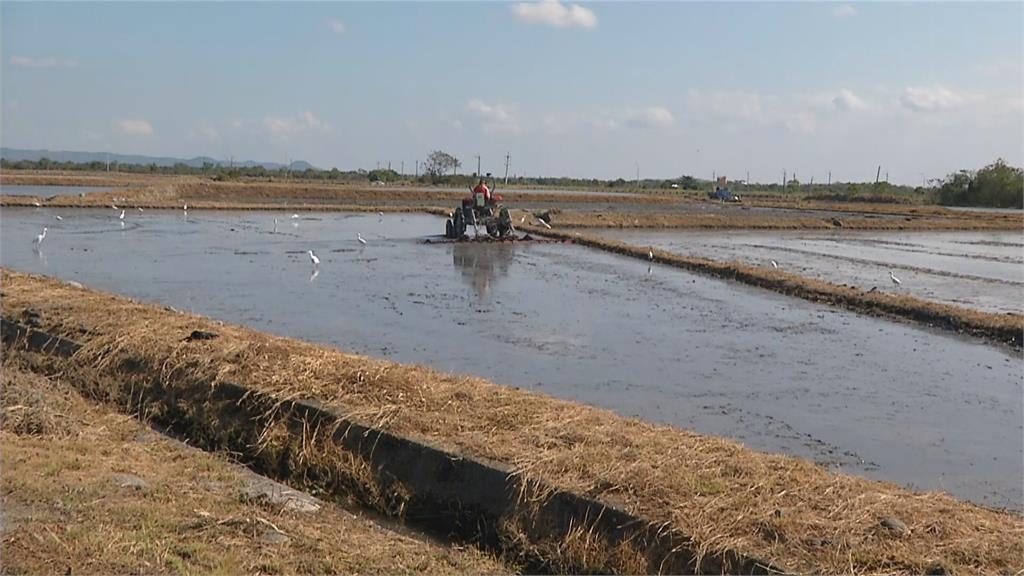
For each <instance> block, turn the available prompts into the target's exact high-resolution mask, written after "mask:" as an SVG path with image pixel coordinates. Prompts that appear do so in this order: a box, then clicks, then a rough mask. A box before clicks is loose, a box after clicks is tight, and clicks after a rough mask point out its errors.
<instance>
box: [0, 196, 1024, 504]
mask: <svg viewBox="0 0 1024 576" xmlns="http://www.w3.org/2000/svg"><path fill="white" fill-rule="evenodd" d="M57 215H60V216H61V217H62V220H60V221H58V220H56V216H57ZM298 216H300V217H298V218H294V219H293V218H291V214H288V213H285V212H278V213H274V212H220V211H211V212H202V211H199V212H197V211H192V212H189V213H188V214H187V215H186V214H185V213H184V212H183V211H181V210H176V211H170V210H165V211H157V210H147V211H145V212H138V211H129V212H127V213H126V217H125V223H124V225H123V226H122V225H121V222H120V221H119V219H118V212H115V211H113V210H104V209H91V210H81V209H79V210H63V211H54V210H50V209H45V208H44V209H33V208H5V209H4V210H3V212H2V214H0V242H2V244H0V246H2V249H0V263H2V264H3V265H4V266H9V267H11V268H14V269H17V270H24V271H30V272H40V273H45V274H49V275H53V276H56V277H60V278H64V279H68V280H76V281H79V282H81V283H83V284H85V285H86V286H89V287H93V288H98V289H103V290H109V291H113V292H117V293H120V294H124V295H127V296H131V297H134V298H139V299H142V300H147V301H152V302H158V303H161V304H165V305H171V306H174V307H176V308H179V309H185V310H189V311H194V312H197V313H200V314H204V315H208V316H211V317H214V318H218V319H221V320H225V321H229V322H234V323H240V324H245V325H247V326H250V327H252V328H255V329H258V330H265V331H268V332H272V333H275V334H279V335H283V336H290V337H297V338H302V339H305V340H309V341H314V342H320V343H325V344H330V345H333V346H337V347H339V348H341V349H344V350H349V351H355V352H361V353H365V354H370V355H374V356H381V357H387V358H390V359H393V360H396V361H401V362H407V363H419V364H426V365H430V366H433V367H435V368H437V369H440V370H444V371H450V372H459V373H472V374H478V375H481V376H484V377H487V378H489V379H491V380H494V381H495V382H498V383H502V384H507V385H512V386H519V387H522V388H527V389H531V390H536V391H539V392H542V393H546V394H550V395H553V396H558V397H562V398H567V399H570V400H575V401H579V402H584V403H588V404H591V405H596V406H600V407H604V408H608V409H611V410H614V411H616V412H618V413H620V414H622V415H624V416H635V417H639V418H642V419H645V420H649V421H654V422H659V423H667V424H672V425H675V426H679V427H682V428H686V429H690V430H695V431H698V432H702V433H706V434H715V435H721V436H727V437H731V438H735V439H738V440H740V441H742V442H744V443H745V444H747V445H748V446H751V447H753V448H756V449H759V450H764V451H771V452H783V453H788V454H792V455H796V456H800V457H805V458H808V459H811V460H814V461H816V462H819V463H822V464H825V465H827V466H829V467H831V468H832V469H834V470H840V471H844V472H849V473H856V474H861V475H866V476H869V477H873V478H877V479H884V480H890V481H893V482H897V483H899V484H903V485H911V486H913V487H917V488H922V489H942V490H946V491H949V492H951V493H953V494H955V495H957V496H959V497H962V498H965V499H969V500H972V501H975V502H979V503H983V504H988V505H993V506H1000V507H1009V508H1013V509H1017V510H1020V509H1021V508H1022V507H1024V504H1022V501H1024V497H1022V487H1021V478H1022V477H1024V462H1022V458H1024V457H1022V453H1024V408H1022V402H1024V400H1022V378H1021V375H1022V367H1024V361H1022V358H1021V355H1020V353H1019V352H1012V351H1009V350H1007V349H1004V348H1000V347H996V346H991V345H986V344H984V343H982V342H979V341H976V340H972V339H965V338H961V337H957V336H955V335H951V334H948V333H940V332H935V331H929V330H928V329H925V328H921V327H918V326H914V325H909V324H901V323H895V322H889V321H883V320H878V319H875V318H870V317H866V316H860V315H857V314H854V313H851V312H847V311H843V310H839V309H834V308H829V307H825V306H820V305H816V304H813V303H810V302H806V301H802V300H798V299H792V298H788V297H785V296H781V295H778V294H775V293H772V292H768V291H764V290H761V289H757V288H753V287H749V286H745V285H742V284H737V283H730V282H725V281H721V280H716V279H711V278H706V277H703V276H700V275H695V274H691V273H688V272H686V271H682V270H678V269H672V268H662V267H659V266H657V265H655V266H653V267H650V268H649V267H648V264H647V263H646V262H641V261H637V260H635V259H629V258H625V257H621V256H617V255H613V254H608V253H604V252H601V251H597V250H591V249H587V248H583V247H580V246H574V245H571V244H541V243H536V244H530V243H527V242H524V243H518V244H515V245H511V244H500V245H499V244H489V245H483V244H446V243H434V244H427V243H424V239H426V238H428V237H431V238H435V239H436V238H437V236H438V234H439V233H440V232H441V231H442V230H443V224H444V221H443V220H442V219H440V218H436V217H432V216H426V215H415V214H406V215H387V216H383V217H381V216H378V215H376V214H372V215H366V214H339V213H325V214H316V213H305V214H302V215H298ZM275 219H276V220H277V221H276V223H275ZM43 226H48V227H49V233H48V235H47V237H46V239H45V241H44V242H43V243H42V245H41V247H40V249H39V250H35V249H34V247H33V244H32V239H33V238H34V237H35V236H36V234H37V233H39V231H40V229H41V228H42V227H43ZM357 234H359V235H361V236H362V237H363V238H364V239H365V240H366V244H361V243H360V242H358V241H357ZM644 234H645V236H644V237H645V238H647V235H649V234H650V233H644ZM701 234H702V238H704V241H705V242H707V243H709V245H710V244H713V242H712V240H711V235H709V234H708V233H701ZM737 236H738V234H737V233H735V232H729V233H727V234H723V237H725V238H726V239H725V240H723V241H722V242H719V244H724V245H727V246H728V245H739V244H738V243H737V242H735V241H733V240H730V238H732V239H734V238H735V237H737ZM771 236H779V235H771ZM771 236H769V235H764V238H763V239H760V240H757V241H756V242H757V243H761V244H768V243H769V242H770V237H771ZM879 237H883V238H884V237H885V236H884V235H883V236H879ZM986 238H987V236H986V237H985V238H982V237H980V236H979V235H974V234H964V235H960V236H958V237H953V236H950V237H947V238H946V239H944V240H942V243H941V246H944V247H945V248H944V250H945V251H950V250H952V249H953V248H954V247H962V248H959V250H960V251H968V250H977V251H978V252H979V253H981V252H985V251H986V250H987V248H986V247H987V246H989V244H983V243H981V242H986V241H988V240H986ZM645 241H646V242H648V243H654V239H653V237H652V238H651V239H649V240H645ZM803 241H804V240H793V241H790V242H791V243H790V244H788V246H790V247H793V248H798V247H799V246H800V245H799V242H803ZM819 241H820V240H819ZM668 242H669V241H666V244H665V247H666V248H668V247H669V246H670V244H669V243H668ZM793 242H796V244H793ZM930 242H931V241H930ZM935 242H938V240H935ZM992 242H1003V243H1010V242H1011V240H1006V239H996V240H992ZM656 245H657V244H656ZM826 245H827V244H826ZM875 246H877V245H876V244H872V243H871V242H870V241H869V236H864V237H863V238H862V241H861V243H860V244H858V245H856V246H855V247H853V248H851V249H850V252H851V255H856V257H857V258H860V259H871V258H878V257H877V256H872V255H870V254H867V253H866V250H868V249H869V248H872V247H875ZM881 246H883V248H881V249H884V246H885V244H884V243H883V244H881ZM996 248H997V250H994V251H993V253H995V254H997V255H1000V256H999V257H1000V258H1003V259H1006V260H1007V262H997V261H986V262H987V264H982V265H981V267H979V268H977V269H974V270H972V271H971V272H970V274H972V275H975V276H979V277H988V276H991V277H993V278H1002V279H1003V280H1007V281H1013V280H1014V276H1013V267H1014V261H1013V254H1012V253H1011V252H1012V251H1011V250H1010V249H1009V248H1010V247H1001V246H999V245H996ZM1004 248H1005V250H1004ZM875 249H879V248H875ZM307 250H314V252H315V253H316V254H317V255H318V257H319V258H320V260H321V263H320V265H319V267H318V268H314V267H313V265H312V264H311V262H310V258H309V256H308V254H307ZM778 253H779V251H778V250H774V251H765V252H764V256H762V258H767V257H774V256H775V255H777V254H778ZM840 253H841V251H840ZM785 254H789V255H790V256H791V257H782V258H776V260H777V261H779V262H780V265H784V266H787V267H789V266H794V265H795V264H794V258H795V256H796V255H800V256H799V257H800V260H799V261H800V262H802V264H801V265H804V266H808V267H810V268H813V266H811V264H810V262H811V261H813V260H814V256H813V255H812V254H804V253H802V252H798V251H790V252H785ZM1019 255H1020V253H1019V250H1018V251H1017V256H1019ZM822 261H824V262H828V264H826V265H821V266H823V267H827V266H834V265H835V264H834V262H833V260H831V259H828V258H822ZM934 266H935V265H929V266H926V267H934ZM985 266H992V269H991V270H989V269H988V268H986V267H985ZM1016 267H1017V274H1018V275H1019V270H1020V263H1019V261H1018V262H1017V263H1016ZM881 269H882V270H883V271H884V270H886V268H881ZM915 274H916V273H914V274H908V273H905V276H906V277H907V278H906V284H905V285H908V286H909V285H913V283H914V282H916V280H915ZM880 278H881V279H880V280H875V282H876V283H880V287H881V286H882V285H883V284H884V283H881V280H885V281H888V275H887V272H886V273H885V275H883V276H881V277H880ZM991 285H999V286H1002V285H1003V284H1000V283H992V284H991ZM980 286H984V287H986V289H987V288H989V287H990V284H988V283H985V284H980ZM886 288H888V287H886ZM980 291H981V290H980V289H979V292H980ZM680 465H685V463H680Z"/></svg>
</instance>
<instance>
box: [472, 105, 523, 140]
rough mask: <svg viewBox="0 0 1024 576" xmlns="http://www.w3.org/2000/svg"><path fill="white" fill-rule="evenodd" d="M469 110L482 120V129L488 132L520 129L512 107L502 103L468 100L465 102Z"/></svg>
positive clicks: (518, 130)
mask: <svg viewBox="0 0 1024 576" xmlns="http://www.w3.org/2000/svg"><path fill="white" fill-rule="evenodd" d="M467 108H469V111H470V112H472V113H474V114H476V116H477V117H478V118H479V119H480V121H481V122H482V126H483V128H484V130H486V131H488V132H513V133H518V132H520V131H522V127H521V126H520V125H519V121H518V120H517V119H516V117H515V111H514V110H513V108H511V107H509V106H506V105H504V104H487V103H485V102H482V101H480V100H476V99H473V100H470V101H469V103H468V104H467Z"/></svg>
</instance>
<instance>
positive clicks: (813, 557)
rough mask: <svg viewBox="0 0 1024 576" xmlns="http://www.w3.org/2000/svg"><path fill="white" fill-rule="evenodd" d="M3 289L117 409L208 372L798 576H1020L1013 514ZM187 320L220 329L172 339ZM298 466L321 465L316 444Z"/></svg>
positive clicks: (88, 301) (230, 330) (1022, 543)
mask: <svg viewBox="0 0 1024 576" xmlns="http://www.w3.org/2000/svg"><path fill="white" fill-rule="evenodd" d="M3 286H4V288H3V290H4V314H5V315H6V316H8V317H15V318H22V319H24V318H26V316H25V311H26V310H27V309H29V308H32V309H33V310H34V313H33V314H32V315H31V316H32V317H33V318H35V320H34V323H36V324H37V325H38V326H39V327H40V328H41V329H44V330H46V331H48V332H50V333H53V334H58V335H61V336H65V337H69V338H72V339H78V340H80V341H83V343H85V344H86V349H84V350H82V352H80V353H79V354H77V355H76V356H75V357H74V358H72V359H70V360H69V361H67V362H57V364H55V366H60V369H61V370H64V371H65V374H67V375H68V377H69V378H78V379H79V380H80V381H79V383H78V386H80V387H82V386H87V385H88V386H92V388H91V390H92V393H93V394H95V395H96V396H97V397H103V398H105V399H107V400H108V401H110V402H111V403H113V404H115V405H125V403H126V402H127V403H129V404H132V403H133V402H132V401H131V400H130V398H132V397H135V396H134V395H135V394H136V393H134V392H133V390H136V391H141V393H142V394H143V396H144V395H145V390H147V389H149V388H150V387H151V386H160V387H164V388H165V389H168V390H174V389H181V390H184V387H188V386H190V385H192V384H191V383H194V384H198V385H201V386H202V385H206V386H209V385H211V384H213V385H216V383H218V382H235V383H240V384H243V385H246V386H251V387H252V388H253V389H255V390H260V391H262V392H265V393H267V394H270V395H272V396H274V397H276V398H282V399H283V398H295V397H306V398H314V399H316V400H317V401H319V402H322V403H324V404H325V405H328V406H334V407H337V408H338V409H339V410H341V411H343V412H344V413H346V414H350V415H359V417H360V418H361V419H363V420H365V421H366V422H368V423H372V424H373V425H375V426H377V427H380V428H382V429H385V430H388V431H390V432H393V433H398V434H402V435H404V436H409V437H414V438H422V439H424V440H427V441H428V442H430V443H432V444H434V445H438V446H443V447H446V448H447V449H449V450H452V451H454V452H456V453H461V454H465V455H467V456H472V457H479V458H484V459H489V460H493V461H497V462H504V463H507V464H508V465H510V466H512V467H513V468H514V469H515V470H516V471H517V474H518V475H521V476H522V477H524V478H535V479H537V480H538V481H543V482H544V483H546V484H549V485H551V486H554V487H556V488H558V489H563V490H569V491H572V492H575V493H585V494H590V495H593V496H595V497H598V498H601V499H603V500H605V501H608V502H610V503H613V504H616V505H618V506H620V507H622V508H624V509H626V510H629V511H631V512H633V513H637V514H640V515H642V516H644V517H647V518H650V519H651V520H653V521H655V522H666V523H667V525H668V526H671V527H672V528H673V529H676V530H679V531H680V532H682V533H683V534H686V535H689V536H691V537H693V538H694V539H695V543H696V546H697V547H698V549H699V550H700V551H701V552H702V553H708V554H711V553H714V552H715V551H721V550H733V551H735V552H737V553H741V554H747V555H750V556H753V557H756V558H760V559H763V560H765V561H768V562H771V563H773V564H775V565H779V566H785V567H786V568H787V569H789V570H793V571H797V572H812V571H821V572H828V573H838V572H843V573H854V574H860V573H877V572H887V573H908V574H909V573H915V574H916V573H922V572H925V571H928V570H938V569H942V570H945V571H947V572H949V571H953V572H960V571H966V572H984V573H998V572H1005V571H1009V572H1013V571H1015V570H1017V569H1018V568H1019V561H1020V558H1021V557H1024V519H1022V518H1021V517H1020V516H1019V515H1017V514H1011V513H1001V512H997V511H993V510H988V509H984V508H980V507H977V506H973V505H970V504H965V503H962V502H958V501H956V500H954V499H952V498H950V497H948V496H945V495H942V494H938V493H914V492H910V491H907V490H903V489H900V488H898V487H896V486H893V485H891V484H885V483H880V482H874V481H869V480H865V479H861V478H857V477H853V476H845V475H839V474H834V473H829V472H827V471H825V470H824V469H822V468H819V467H817V466H814V465H812V464H809V463H807V462H805V461H801V460H798V459H794V458H789V457H784V456H772V455H765V454H759V453H757V452H754V451H751V450H749V449H746V448H743V447H742V446H740V445H737V444H735V443H732V442H729V441H726V440H720V439H715V438H709V437H704V436H699V435H695V434H692V433H688V432H684V431H681V430H678V429H674V428H670V427H665V426H656V425H652V424H648V423H643V422H640V421H637V420H627V419H623V418H621V417H618V416H616V415H614V414H612V413H609V412H605V411H602V410H597V409H593V408H588V407H584V406H579V405H576V404H572V403H568V402H563V401H559V400H554V399H551V398H547V397H544V396H540V395H537V394H532V393H528V392H524V391H519V390H513V389H509V388H502V387H498V386H495V385H493V384H491V383H489V382H486V381H484V380H481V379H477V378H467V377H454V376H447V375H443V374H440V373H437V372H434V371H432V370H430V369H427V368H422V367H409V366H402V365H398V364H394V363H390V362H386V361H380V360H373V359H370V358H366V357H362V356H356V355H351V354H345V353H342V352H337V351H333V350H328V349H323V348H319V347H316V346H312V345H309V344H305V343H302V342H297V341H294V340H286V339H281V338H275V337H270V336H267V335H265V334H260V333H256V332H253V331H251V330H246V329H243V328H238V327H235V326H230V325H221V324H220V323H217V322H211V321H209V320H205V319H203V318H199V317H195V316H190V315H187V314H175V313H172V312H166V311H162V310H160V309H158V308H156V307H153V306H147V305H143V304H138V303H135V302H131V301H129V300H126V299H124V298H118V297H113V296H109V295H106V294H102V293H98V292H92V291H88V290H82V289H78V288H74V287H71V286H68V285H66V284H62V283H59V282H55V281H52V280H48V279H45V278H40V277H36V276H28V275H24V274H17V273H12V272H5V273H4V276H3ZM193 330H204V331H209V332H213V333H216V334H218V337H216V338H215V339H212V340H202V341H198V342H183V338H184V336H187V335H188V334H189V333H191V332H192V331H193ZM55 362H56V361H55ZM141 397H142V396H139V398H141ZM153 415H154V416H158V414H157V413H156V412H154V413H153ZM270 416H271V415H268V417H270ZM270 424H272V422H271V423H270ZM268 430H273V428H268ZM265 439H266V441H267V444H265V445H264V449H265V450H271V451H274V452H276V453H280V451H281V450H286V449H287V445H288V444H289V442H292V440H289V439H288V438H287V437H283V436H280V435H277V434H273V433H272V434H269V435H267V436H266V437H265ZM294 449H295V450H298V451H300V452H301V451H302V450H301V447H300V446H295V447H294ZM304 458H309V459H312V460H311V461H309V462H308V463H309V464H317V462H316V456H315V455H314V454H309V453H306V454H305V455H304ZM320 464H323V462H321V463H320ZM537 496H538V497H542V495H537ZM584 549H586V548H584ZM579 552H580V549H579V548H575V549H574V548H573V547H572V546H567V547H565V548H564V549H562V553H563V554H566V555H570V556H571V555H572V554H573V553H579ZM602 571H608V570H602Z"/></svg>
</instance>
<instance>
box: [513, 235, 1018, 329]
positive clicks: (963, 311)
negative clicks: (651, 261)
mask: <svg viewBox="0 0 1024 576" xmlns="http://www.w3.org/2000/svg"><path fill="white" fill-rule="evenodd" d="M552 221H553V222H554V223H555V224H556V225H558V227H559V228H561V215H559V216H558V217H556V218H553V220H552ZM519 228H521V229H522V230H524V231H527V232H530V233H531V234H536V235H540V236H547V237H550V238H556V239H560V240H566V241H572V242H574V243H576V244H581V245H584V246H589V247H592V248H599V249H601V250H605V251H608V252H614V253H616V254H622V255H625V256H631V257H634V258H641V259H644V260H647V258H648V251H649V250H650V251H651V252H653V253H654V258H655V261H656V262H658V263H660V264H667V265H670V266H675V267H677V268H683V269H686V270H693V271H695V272H700V273H703V274H710V275H712V276H716V277H719V278H726V279H729V280H737V281H740V282H743V283H745V284H752V285H754V286H760V287H762V288H768V289H769V290H774V291H776V292H780V293H782V294H786V295H789V296H796V297H798V298H803V299H805V300H811V301H813V302H820V303H825V304H831V305H835V306H841V307H843V308H847V309H849V310H854V311H856V312H861V313H864V314H871V315H874V316H882V317H887V318H896V319H903V320H911V321H915V322H921V323H923V324H927V325H929V326H937V327H940V328H943V329H946V330H952V331H955V332H961V333H966V334H971V335H974V336H978V337H981V338H987V339H990V340H993V341H996V342H999V343H1002V344H1005V345H1008V346H1011V347H1014V348H1020V347H1021V346H1022V345H1024V316H1022V315H1021V314H1016V313H1005V314H995V313H991V312H982V311H978V310H972V309H970V308H963V307H959V306H954V305H951V304H942V303H939V302H932V301H929V300H924V299H922V298H917V297H915V296H909V295H896V294H889V293H886V292H879V291H875V292H872V291H869V290H861V289H859V288H854V287H850V286H840V285H837V284H832V283H830V282H825V281H823V280H815V279H813V278H805V277H803V276H799V275H796V274H792V273H789V272H784V271H781V270H776V269H770V268H764V267H760V266H752V265H749V264H743V263H740V262H719V261H717V260H709V259H706V258H698V257H693V256H684V255H681V254H676V253H673V252H668V251H665V250H654V249H650V248H648V247H646V246H644V247H640V246H634V245H632V244H628V243H626V242H621V241H618V240H609V239H605V238H600V237H597V236H591V235H585V234H581V233H579V232H562V231H560V230H547V229H544V228H540V227H539V226H536V225H534V226H528V225H526V226H524V225H520V226H519Z"/></svg>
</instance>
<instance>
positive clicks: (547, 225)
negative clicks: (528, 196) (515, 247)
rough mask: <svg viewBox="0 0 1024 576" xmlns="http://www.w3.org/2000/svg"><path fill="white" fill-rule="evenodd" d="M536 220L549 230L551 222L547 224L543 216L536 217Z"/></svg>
mask: <svg viewBox="0 0 1024 576" xmlns="http://www.w3.org/2000/svg"><path fill="white" fill-rule="evenodd" d="M537 221H538V222H540V223H541V224H543V225H544V227H545V228H547V229H548V230H551V224H548V223H547V221H546V220H544V219H543V218H537Z"/></svg>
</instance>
